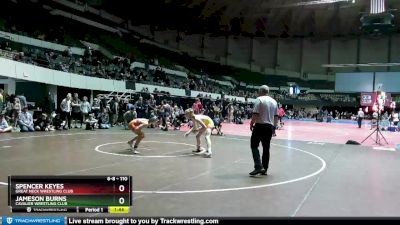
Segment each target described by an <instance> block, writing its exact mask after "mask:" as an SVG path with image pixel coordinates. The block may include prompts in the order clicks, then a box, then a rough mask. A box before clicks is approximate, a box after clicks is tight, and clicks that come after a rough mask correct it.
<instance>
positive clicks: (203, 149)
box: [192, 147, 206, 154]
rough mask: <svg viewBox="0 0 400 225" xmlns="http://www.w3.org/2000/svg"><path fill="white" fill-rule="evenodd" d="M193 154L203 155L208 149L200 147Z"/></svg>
mask: <svg viewBox="0 0 400 225" xmlns="http://www.w3.org/2000/svg"><path fill="white" fill-rule="evenodd" d="M192 152H193V153H196V154H203V153H204V152H206V149H205V148H203V147H200V148H199V149H196V150H193V151H192Z"/></svg>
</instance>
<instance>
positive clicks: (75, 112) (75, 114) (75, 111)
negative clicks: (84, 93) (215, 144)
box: [71, 93, 83, 128]
mask: <svg viewBox="0 0 400 225" xmlns="http://www.w3.org/2000/svg"><path fill="white" fill-rule="evenodd" d="M71 108H72V115H71V117H72V119H73V121H74V124H75V126H74V127H75V128H78V125H77V121H78V120H80V123H81V127H82V124H83V121H82V112H81V100H80V99H79V97H78V93H74V98H73V99H72V101H71Z"/></svg>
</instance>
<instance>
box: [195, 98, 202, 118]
mask: <svg viewBox="0 0 400 225" xmlns="http://www.w3.org/2000/svg"><path fill="white" fill-rule="evenodd" d="M192 108H193V111H194V114H196V115H197V114H201V113H202V112H203V105H202V104H201V101H200V99H199V98H196V100H195V102H194V103H193V107H192Z"/></svg>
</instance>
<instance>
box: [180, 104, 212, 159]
mask: <svg viewBox="0 0 400 225" xmlns="http://www.w3.org/2000/svg"><path fill="white" fill-rule="evenodd" d="M185 115H186V117H187V119H189V120H191V121H193V127H192V128H191V129H190V130H189V131H188V132H186V133H185V137H187V136H189V134H190V133H196V132H197V134H196V144H197V145H196V146H197V149H196V150H194V151H193V152H195V153H197V154H204V157H206V158H211V155H212V151H211V131H212V129H213V128H214V122H213V120H212V119H211V118H210V117H208V116H206V115H196V114H194V111H193V109H191V108H189V109H187V110H186V111H185ZM203 134H204V135H205V139H206V143H207V150H205V149H203V148H202V147H201V141H200V137H201V135H203Z"/></svg>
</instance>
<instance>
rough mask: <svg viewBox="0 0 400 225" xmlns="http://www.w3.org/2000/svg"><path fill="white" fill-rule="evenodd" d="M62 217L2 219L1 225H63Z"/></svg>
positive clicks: (14, 217)
mask: <svg viewBox="0 0 400 225" xmlns="http://www.w3.org/2000/svg"><path fill="white" fill-rule="evenodd" d="M64 221H65V218H64V217H23V216H13V217H2V225H37V224H40V225H48V224H51V225H64Z"/></svg>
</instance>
